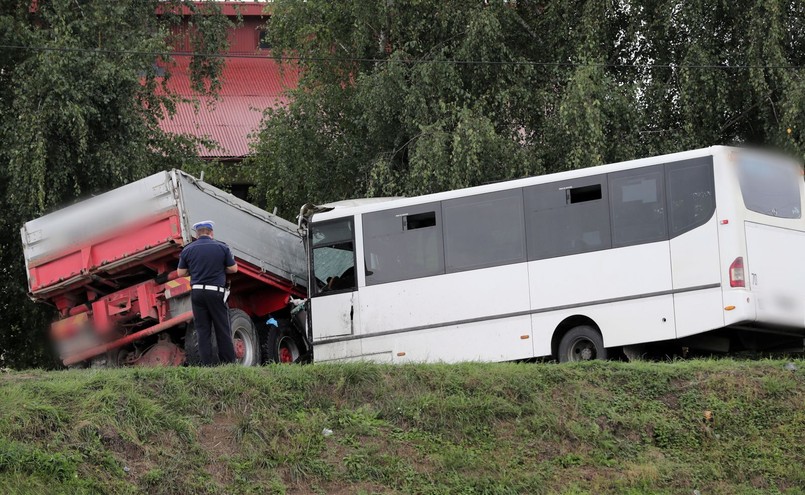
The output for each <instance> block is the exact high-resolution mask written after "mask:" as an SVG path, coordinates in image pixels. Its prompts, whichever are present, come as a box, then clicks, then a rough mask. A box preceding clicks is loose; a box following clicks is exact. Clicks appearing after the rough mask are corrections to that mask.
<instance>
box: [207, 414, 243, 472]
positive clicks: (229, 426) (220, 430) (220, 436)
mask: <svg viewBox="0 0 805 495" xmlns="http://www.w3.org/2000/svg"><path fill="white" fill-rule="evenodd" d="M237 424H238V420H237V418H236V417H235V415H233V414H231V413H222V414H216V415H215V416H213V418H212V422H210V423H207V424H203V425H201V427H200V428H199V429H198V443H199V445H200V446H201V448H202V450H204V452H206V453H207V457H208V458H209V463H208V464H207V466H205V469H206V471H207V472H208V473H209V474H210V476H212V478H213V479H214V480H215V481H217V482H218V483H220V484H222V485H226V484H228V483H229V482H230V481H231V479H232V473H231V472H230V469H229V467H228V466H227V464H226V463H225V462H222V461H221V458H222V457H232V456H234V455H235V454H237V453H238V449H237V438H236V430H237Z"/></svg>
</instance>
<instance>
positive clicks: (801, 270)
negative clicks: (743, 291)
mask: <svg viewBox="0 0 805 495" xmlns="http://www.w3.org/2000/svg"><path fill="white" fill-rule="evenodd" d="M745 225H746V247H747V260H746V264H745V274H746V275H745V276H746V279H747V284H749V285H750V287H751V290H752V293H753V294H754V297H755V304H756V310H757V319H758V320H759V321H763V322H769V323H780V324H787V325H796V326H799V327H801V326H803V325H805V290H804V289H805V284H803V281H805V264H803V263H802V262H801V261H800V259H801V257H802V254H803V253H805V232H800V231H798V230H790V229H783V228H779V227H771V226H768V225H760V224H757V223H753V222H746V224H745Z"/></svg>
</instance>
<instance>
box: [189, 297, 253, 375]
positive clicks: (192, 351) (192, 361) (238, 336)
mask: <svg viewBox="0 0 805 495" xmlns="http://www.w3.org/2000/svg"><path fill="white" fill-rule="evenodd" d="M229 328H230V330H231V331H232V343H233V344H234V345H235V352H236V353H237V349H238V347H241V348H242V350H243V355H242V356H241V357H240V358H238V360H237V362H238V364H241V365H243V366H257V365H258V364H260V340H259V339H258V338H257V330H255V328H254V322H252V320H251V318H249V315H247V314H246V312H245V311H243V310H240V309H230V310H229ZM213 332H214V330H213ZM238 341H240V342H238ZM211 344H212V345H211V347H212V354H213V356H217V355H218V345H217V344H216V342H215V338H212V343H211ZM184 353H185V363H186V364H187V365H188V366H201V365H202V363H201V353H200V352H199V349H198V333H197V332H196V327H195V325H194V324H193V322H190V323H188V325H187V332H186V333H185V338H184Z"/></svg>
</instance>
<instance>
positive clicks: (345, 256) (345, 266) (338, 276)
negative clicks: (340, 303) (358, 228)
mask: <svg viewBox="0 0 805 495" xmlns="http://www.w3.org/2000/svg"><path fill="white" fill-rule="evenodd" d="M352 225H353V224H352V218H351V217H350V218H346V219H339V220H333V221H330V222H322V223H316V224H313V227H312V233H311V238H312V243H313V246H312V247H313V275H314V278H315V280H316V285H317V287H313V288H311V291H315V292H316V294H318V295H323V294H327V293H329V292H339V291H344V290H354V289H355V249H354V245H355V244H354V240H353V233H352V230H353V228H352Z"/></svg>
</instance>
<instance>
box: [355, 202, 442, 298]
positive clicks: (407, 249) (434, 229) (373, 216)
mask: <svg viewBox="0 0 805 495" xmlns="http://www.w3.org/2000/svg"><path fill="white" fill-rule="evenodd" d="M363 239H364V240H363V249H364V258H365V259H366V260H367V264H366V265H367V266H366V285H375V284H382V283H387V282H398V281H401V280H410V279H414V278H420V277H428V276H431V275H440V274H443V273H444V244H443V242H442V209H441V205H440V204H439V203H428V204H423V205H415V206H411V207H407V208H396V209H393V210H383V211H377V212H373V213H366V214H364V215H363Z"/></svg>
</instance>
